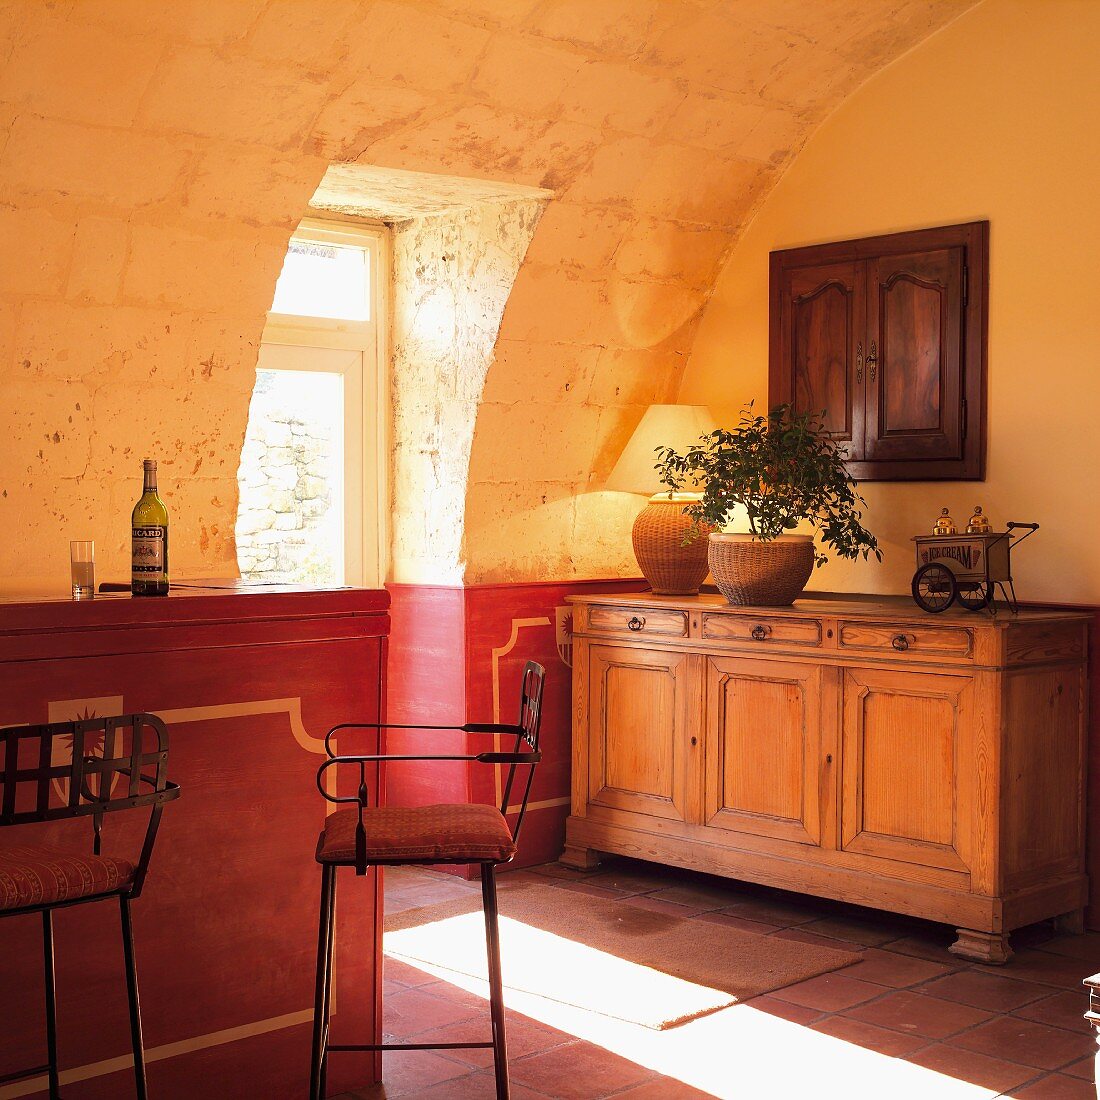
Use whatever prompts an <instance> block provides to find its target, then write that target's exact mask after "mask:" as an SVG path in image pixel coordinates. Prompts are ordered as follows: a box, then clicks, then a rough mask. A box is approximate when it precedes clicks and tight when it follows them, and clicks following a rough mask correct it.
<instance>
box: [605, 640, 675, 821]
mask: <svg viewBox="0 0 1100 1100" xmlns="http://www.w3.org/2000/svg"><path fill="white" fill-rule="evenodd" d="M589 660H590V666H589V667H590V683H591V691H592V705H591V708H590V711H589V801H590V802H592V803H596V804H598V805H603V806H609V807H613V808H615V809H621V810H633V811H635V812H638V813H644V814H649V815H652V816H656V817H667V818H672V819H674V820H678V821H683V820H686V819H687V818H688V797H689V793H690V790H691V777H690V776H689V774H688V768H689V755H688V751H687V749H688V736H689V735H688V733H687V730H686V724H687V723H688V722H689V720H690V716H689V713H688V706H689V698H690V696H691V692H690V685H689V682H688V672H689V670H690V668H691V665H692V659H691V657H690V655H688V654H683V653H662V652H660V651H656V650H654V651H649V650H641V649H630V648H626V647H618V646H604V645H594V646H592V647H591V650H590V658H589ZM696 695H697V693H696Z"/></svg>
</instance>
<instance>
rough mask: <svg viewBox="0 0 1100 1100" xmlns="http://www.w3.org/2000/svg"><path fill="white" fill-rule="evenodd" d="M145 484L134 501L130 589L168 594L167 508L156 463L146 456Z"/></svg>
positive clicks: (155, 594) (150, 593)
mask: <svg viewBox="0 0 1100 1100" xmlns="http://www.w3.org/2000/svg"><path fill="white" fill-rule="evenodd" d="M143 465H144V467H145V485H144V488H143V490H142V493H141V499H140V500H139V501H138V502H137V504H135V505H134V514H133V518H132V520H131V526H132V528H133V542H132V543H131V546H132V550H131V562H132V570H133V572H132V576H131V579H130V591H131V592H132V593H133V594H134V595H135V596H167V595H168V509H167V508H165V507H164V501H163V500H161V499H160V497H158V496H157V464H156V460H155V459H152V458H147V459H145V461H144V463H143Z"/></svg>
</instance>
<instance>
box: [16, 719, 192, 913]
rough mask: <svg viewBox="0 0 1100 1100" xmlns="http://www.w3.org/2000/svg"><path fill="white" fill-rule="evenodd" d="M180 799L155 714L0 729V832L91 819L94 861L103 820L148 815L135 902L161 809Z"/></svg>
mask: <svg viewBox="0 0 1100 1100" xmlns="http://www.w3.org/2000/svg"><path fill="white" fill-rule="evenodd" d="M145 769H149V770H145ZM119 780H122V782H121V784H120V783H119ZM116 788H117V789H116ZM178 797H179V787H178V786H177V785H176V784H175V783H172V782H170V781H169V779H168V730H167V728H166V727H165V725H164V723H163V722H162V721H161V720H160V719H159V718H158V717H157V716H156V715H154V714H123V715H115V716H110V717H103V718H82V719H79V720H78V721H73V722H52V723H48V724H45V725H38V726H9V727H7V728H6V729H0V827H2V826H5V825H26V824H32V823H36V822H46V821H58V820H63V819H66V818H77V817H91V818H92V826H93V837H92V850H93V852H94V853H95V855H99V854H100V848H101V843H102V832H103V816H104V814H108V813H113V812H115V811H119V810H133V809H138V808H140V807H144V806H148V807H150V808H151V812H150V816H149V826H148V828H147V830H146V834H145V841H144V843H143V845H142V849H141V856H140V858H139V861H138V869H137V873H136V874H135V876H134V886H133V890H132V891H131V896H133V897H136V896H137V895H138V894H139V893H140V892H141V885H142V882H143V881H144V879H145V872H146V870H147V868H148V863H149V857H150V855H151V854H152V850H153V843H154V841H155V839H156V833H157V827H158V826H159V824H160V815H161V812H162V811H163V808H164V804H165V803H166V802H170V801H172V799H175V798H178Z"/></svg>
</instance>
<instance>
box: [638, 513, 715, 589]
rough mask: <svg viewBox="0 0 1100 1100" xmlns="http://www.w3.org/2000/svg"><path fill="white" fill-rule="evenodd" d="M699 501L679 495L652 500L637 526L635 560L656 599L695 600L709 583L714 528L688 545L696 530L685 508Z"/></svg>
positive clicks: (705, 529)
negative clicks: (709, 538) (709, 545)
mask: <svg viewBox="0 0 1100 1100" xmlns="http://www.w3.org/2000/svg"><path fill="white" fill-rule="evenodd" d="M697 499H698V498H697V497H695V496H691V495H686V496H684V495H679V494H677V495H674V496H673V497H672V498H671V499H669V497H668V496H667V494H662V495H660V496H655V497H652V498H651V499H650V501H649V503H648V504H647V505H646V506H645V508H644V509H643V510H642V512H641V514H640V515H639V516H638V518H637V520H635V522H634V530H633V532H632V535H633V540H634V556H635V557H636V558H637V559H638V565H639V567H640V568H641V570H642V576H644V577H645V579H646V580H647V581H649V583H650V586H651V587H652V589H653V592H654V595H658V596H694V595H695V594H696V593H697V592H698V591H699V585H701V584H702V583H703V581H704V580H706V577H707V569H708V568H709V566H708V565H707V540H706V537H705V536H706V533H707V532H708V531H710V530H711V528H710V527H704V528H703V534H702V535H700V536H699V537H698V538H696V539H693V540H692V541H691V542H689V543H687V545H685V544H684V538H685V536H686V535H687V534H688V533H689V532H690V531H691V529H692V523H691V518H690V517H689V516H685V515H684V507H685V505H687V504H691V503H693V502H694V501H695V500H697Z"/></svg>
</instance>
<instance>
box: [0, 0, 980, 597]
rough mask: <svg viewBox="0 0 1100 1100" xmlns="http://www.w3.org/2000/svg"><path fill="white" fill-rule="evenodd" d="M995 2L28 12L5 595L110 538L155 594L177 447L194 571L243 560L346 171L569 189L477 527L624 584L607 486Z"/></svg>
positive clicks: (483, 544) (486, 451)
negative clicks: (819, 132) (158, 495)
mask: <svg viewBox="0 0 1100 1100" xmlns="http://www.w3.org/2000/svg"><path fill="white" fill-rule="evenodd" d="M971 3H972V0H838V2H837V3H835V4H829V5H821V4H819V3H818V2H817V0H791V2H790V3H784V4H775V3H770V2H760V3H757V2H755V0H752V2H749V3H745V4H737V5H728V4H713V3H709V2H702V3H700V2H699V0H311V2H309V3H302V2H299V0H233V2H232V3H214V2H211V0H180V2H178V3H173V4H170V5H164V4H152V3H144V2H141V0H75V2H74V0H8V2H6V3H4V4H2V5H0V240H2V242H3V245H2V253H3V257H4V261H3V262H2V263H0V385H2V386H3V391H4V395H5V401H4V405H3V409H4V411H3V414H2V415H3V420H2V422H0V430H2V431H3V437H4V440H5V446H4V448H3V450H2V452H0V529H3V530H4V531H5V532H7V533H8V534H6V536H5V538H4V539H3V540H2V541H0V577H3V578H4V580H3V585H4V590H5V591H11V590H14V589H20V588H24V589H25V588H50V589H52V590H55V591H56V590H58V589H59V588H61V589H63V588H64V583H65V582H64V578H65V577H66V576H67V564H66V561H65V553H66V551H65V541H66V540H67V539H69V538H76V537H94V538H96V540H97V541H98V543H99V548H98V551H99V557H100V570H101V573H103V574H104V575H108V574H110V575H125V573H126V568H127V563H128V549H127V542H128V520H127V516H128V513H129V510H130V507H131V503H132V500H133V499H134V497H135V495H136V491H137V489H138V487H139V484H138V476H139V474H140V463H141V459H142V458H143V457H144V456H146V455H149V456H153V457H156V458H158V459H159V461H160V474H161V483H162V486H163V491H164V494H165V497H166V499H167V503H168V505H169V508H170V509H171V511H172V514H173V519H174V543H173V557H174V568H175V571H176V574H177V576H181V577H185V576H187V575H195V574H198V575H205V576H209V575H211V574H216V573H223V574H224V573H230V572H233V571H234V570H235V568H236V552H235V546H234V538H233V527H234V521H235V518H236V511H237V483H236V472H237V467H238V462H239V456H240V451H241V446H242V442H243V439H244V434H245V425H246V420H247V411H248V399H249V394H250V393H251V389H252V383H253V380H254V368H255V365H256V356H257V347H258V341H259V338H260V334H261V332H262V329H263V324H264V320H265V313H266V310H267V309H268V307H269V306H270V303H271V298H272V290H273V287H274V285H275V280H276V277H277V275H278V272H279V269H280V266H281V263H282V259H283V256H284V254H285V250H286V245H287V241H288V239H289V235H290V233H291V231H292V229H293V227H294V226H295V225H296V224H297V222H298V221H299V220H300V218H301V217H302V216H303V215H305V214H306V213H307V211H308V204H309V200H310V196H311V195H312V194H313V193H314V191H315V189H316V188H317V185H318V183H319V181H320V180H321V178H322V177H323V175H324V173H325V171H326V169H327V168H328V167H329V166H330V165H333V164H362V165H376V166H381V167H384V168H396V169H407V170H414V171H423V172H433V173H439V172H441V173H446V174H450V175H455V176H463V177H472V178H481V179H486V180H491V181H500V182H504V183H514V184H523V185H527V186H532V187H540V188H543V189H546V190H549V191H552V192H553V196H554V197H553V199H552V201H551V202H550V204H549V206H548V207H547V209H546V213H545V215H544V217H543V219H542V222H541V223H540V225H539V228H538V231H537V233H536V236H535V238H534V240H533V242H532V246H531V248H530V250H529V251H528V254H527V258H526V260H525V262H524V266H523V268H522V269H521V271H520V274H519V277H518V278H517V282H516V285H515V289H514V291H513V293H512V295H511V298H510V300H509V304H508V309H507V311H506V314H505V317H504V320H503V324H502V327H501V331H500V339H499V342H498V348H499V351H498V358H497V361H496V363H495V364H494V365H493V367H492V369H491V370H490V371H489V374H488V377H487V379H486V386H487V397H488V398H489V399H488V400H487V401H486V402H485V403H483V404H482V405H480V406H478V405H476V401H477V396H476V395H475V394H473V393H472V392H471V393H469V394H468V395H466V396H465V397H464V398H463V402H464V404H463V409H464V415H466V416H467V417H472V416H473V415H474V408H475V407H476V408H478V409H479V411H478V413H477V418H476V437H475V439H474V441H473V444H472V451H471V459H470V467H469V473H468V475H459V476H456V477H455V478H453V479H449V480H448V483H447V487H446V492H447V493H448V494H450V496H451V498H452V499H450V500H449V501H448V503H447V509H449V510H448V511H446V513H445V514H447V515H448V516H449V515H453V514H456V512H462V513H463V518H462V519H461V520H460V521H459V522H460V524H461V528H462V529H461V530H460V531H458V532H457V533H456V537H457V538H458V539H459V540H460V542H463V544H464V546H465V551H464V559H465V565H464V566H462V567H461V569H460V571H461V572H463V574H464V576H465V577H467V578H469V579H475V580H476V579H489V578H501V579H503V578H513V579H518V578H522V577H524V576H536V575H544V574H546V573H548V572H552V573H557V574H559V575H560V574H562V573H563V572H564V573H566V574H568V575H570V576H578V575H584V574H585V573H599V572H606V571H608V570H610V569H614V568H617V567H618V565H619V563H620V562H621V560H622V556H623V549H622V547H623V542H622V536H623V534H625V528H624V527H623V526H622V524H623V522H624V520H625V516H626V512H627V511H628V509H627V508H626V505H625V503H624V502H623V501H619V502H617V503H613V502H612V501H611V500H610V499H608V498H606V497H605V496H604V495H602V494H599V493H596V492H593V490H597V489H598V488H599V486H600V479H601V477H602V474H603V472H604V471H605V470H606V469H607V466H608V464H609V463H610V461H611V460H612V458H613V456H614V452H615V451H616V449H617V448H618V446H620V445H621V443H622V442H623V439H624V437H625V435H626V433H628V432H629V430H630V428H631V427H632V426H633V423H634V422H635V421H636V420H637V418H638V416H640V413H641V408H642V405H644V403H645V402H647V401H649V400H652V399H653V396H654V395H658V396H665V395H667V394H668V393H671V392H674V389H675V384H676V380H677V378H678V375H679V372H680V370H681V365H682V362H683V359H684V353H685V350H686V349H687V348H688V347H690V345H691V341H692V338H693V334H694V329H695V323H696V322H695V319H696V317H697V316H698V311H699V309H700V307H701V306H702V304H703V303H704V302H705V301H706V300H707V298H708V296H709V293H710V287H711V285H712V283H713V279H714V275H715V273H716V272H717V270H718V268H719V265H720V264H721V262H722V258H723V256H724V255H725V253H726V251H727V249H728V247H729V245H730V243H731V242H732V241H733V240H735V239H736V236H737V234H738V232H739V231H740V228H741V227H742V226H743V225H744V224H745V222H746V220H747V219H748V218H749V217H750V215H751V212H752V211H753V209H754V208H755V205H756V204H757V203H758V201H759V199H760V197H761V196H762V195H763V194H764V193H766V191H767V190H768V189H769V187H770V186H771V185H772V184H773V182H774V181H775V179H776V178H777V177H778V176H779V174H780V173H781V172H782V171H783V168H784V166H785V165H786V164H787V162H788V161H789V160H790V158H791V157H792V156H793V154H794V153H795V152H796V151H797V149H798V148H799V147H800V145H801V144H802V142H803V141H804V139H805V137H806V135H807V134H808V133H809V132H810V131H811V130H812V129H813V128H814V127H815V126H816V125H817V124H818V122H819V121H820V120H821V119H822V118H823V117H825V115H826V114H828V113H829V111H830V110H832V108H833V107H835V105H836V104H837V103H839V102H840V101H841V100H842V99H843V98H844V97H845V96H846V95H847V94H848V93H849V92H850V91H851V90H852V89H854V88H855V87H856V86H857V85H858V84H859V83H860V82H862V81H863V80H865V79H866V78H867V77H868V76H870V75H871V74H872V73H873V72H874V71H876V70H877V69H878V68H880V67H882V66H883V65H885V64H886V63H888V62H889V61H891V60H892V59H893V58H895V57H897V56H899V55H900V54H901V53H903V52H905V51H906V50H907V49H908V48H910V47H911V46H912V45H913V44H915V43H916V42H918V41H920V40H921V39H923V38H924V37H926V36H927V35H929V34H930V33H932V32H933V31H934V30H936V29H937V28H938V27H940V26H942V25H943V24H944V23H945V22H947V21H948V20H950V19H951V18H952V17H953V16H954V15H956V14H957V13H958V12H960V11H962V10H964V9H965V8H967V7H970V6H971ZM431 384H432V385H434V382H433V383H431ZM531 394H534V395H535V397H536V399H537V400H536V401H535V402H534V404H538V405H541V406H542V407H541V408H538V409H536V408H533V407H531V404H532V403H531V402H530V400H529V395H531ZM422 396H423V398H424V400H425V401H426V402H428V403H429V404H430V402H431V400H432V398H431V395H430V394H427V393H425V394H422ZM395 423H396V421H395ZM456 431H458V429H456ZM458 434H459V435H460V436H466V435H468V434H469V428H468V427H467V428H463V429H461V431H458ZM462 447H465V444H462ZM462 447H460V448H459V450H460V451H461V449H462ZM441 491H442V490H441ZM427 507H428V503H427V502H426V503H425V508H427ZM443 514H444V510H442V509H435V510H434V511H425V512H424V516H425V522H431V521H432V517H433V516H436V515H443ZM498 518H499V519H501V520H502V524H496V525H494V524H493V523H492V522H491V521H494V520H496V519H498ZM575 547H579V548H580V551H579V553H578V552H576V551H575V549H574V548H575ZM448 553H450V551H448ZM451 568H452V564H451V562H450V561H447V562H445V563H444V566H443V571H444V572H446V571H449V570H451Z"/></svg>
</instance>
